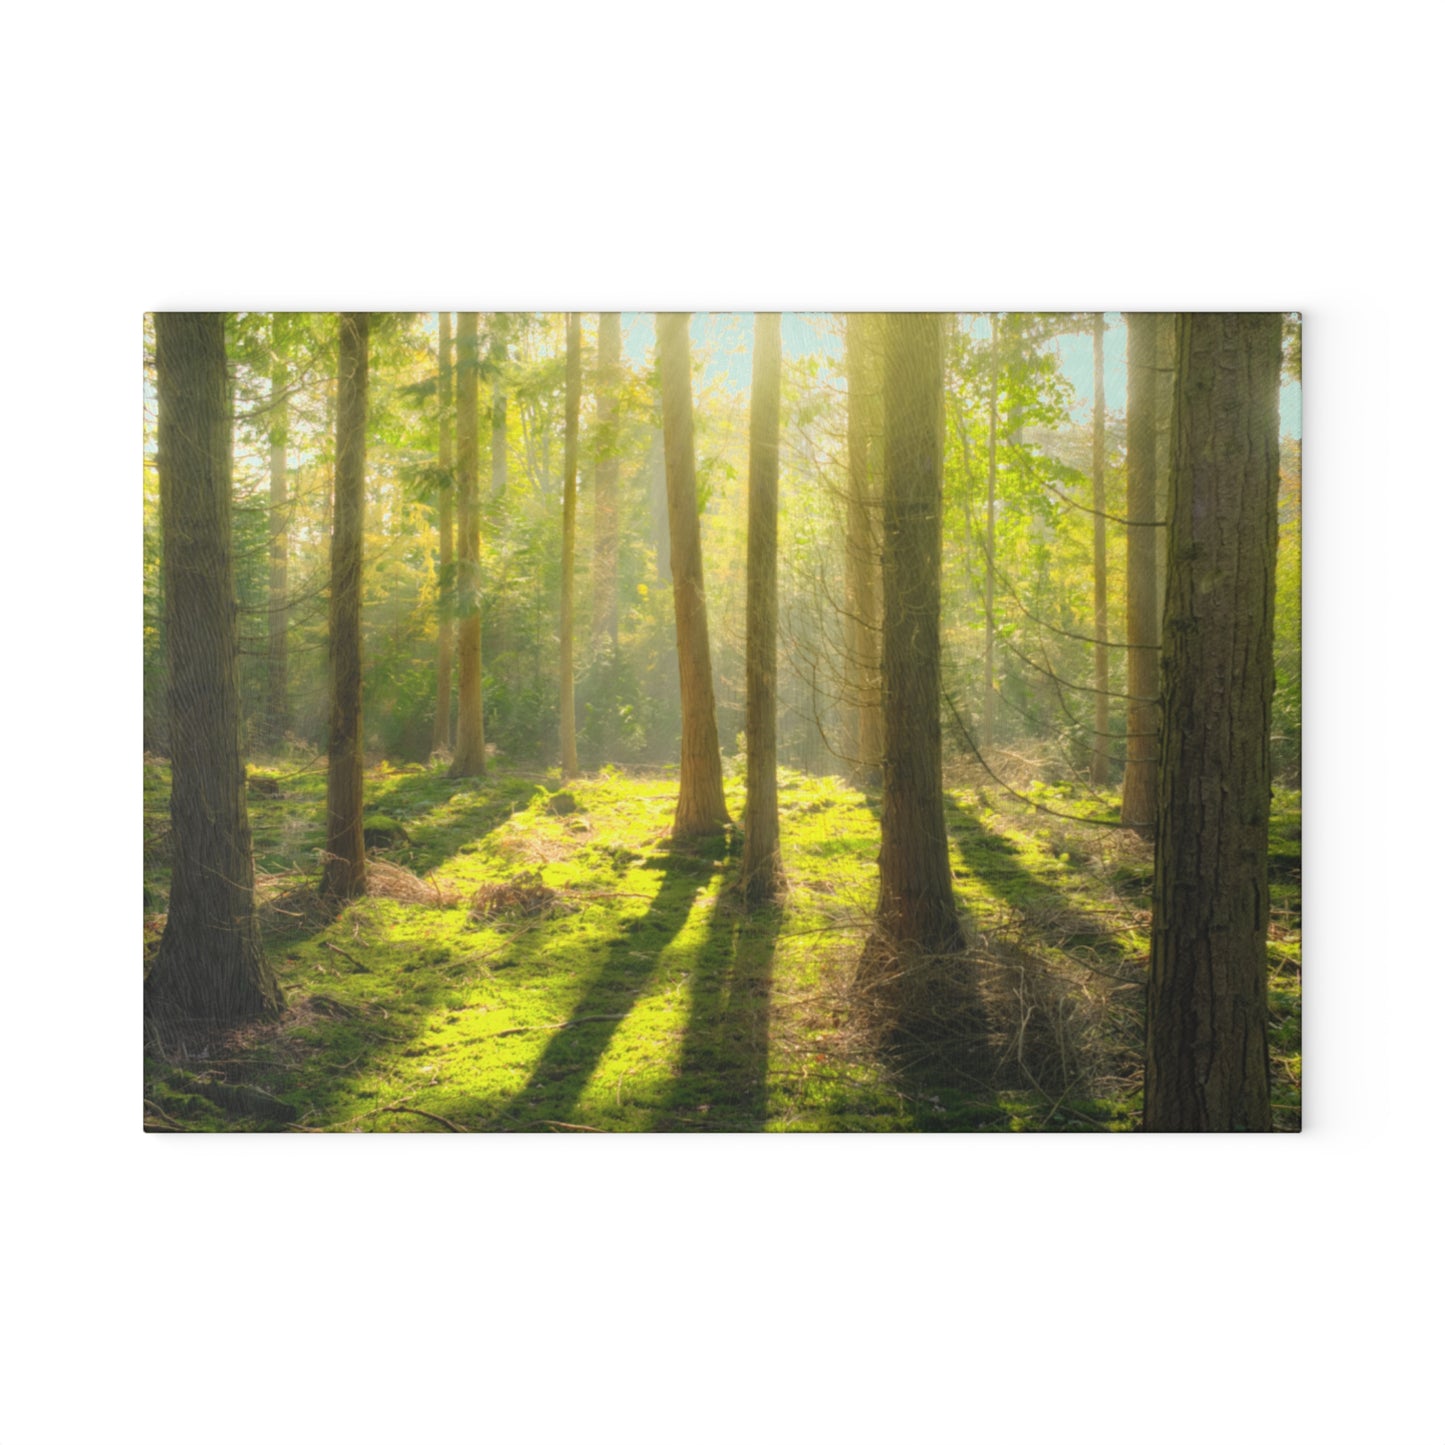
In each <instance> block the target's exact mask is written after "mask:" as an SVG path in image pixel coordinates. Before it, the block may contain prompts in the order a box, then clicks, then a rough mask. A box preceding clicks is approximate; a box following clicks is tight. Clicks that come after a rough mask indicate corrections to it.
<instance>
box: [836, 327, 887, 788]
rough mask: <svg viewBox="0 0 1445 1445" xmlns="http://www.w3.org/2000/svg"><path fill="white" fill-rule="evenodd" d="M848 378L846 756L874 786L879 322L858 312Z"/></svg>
mask: <svg viewBox="0 0 1445 1445" xmlns="http://www.w3.org/2000/svg"><path fill="white" fill-rule="evenodd" d="M845 326H846V331H845V333H844V345H845V348H846V358H845V366H846V370H847V376H848V523H847V527H848V531H847V541H846V548H845V562H846V577H845V589H846V600H847V609H848V615H847V617H846V618H845V619H844V659H843V662H844V668H845V686H844V693H845V696H846V700H847V704H848V711H849V718H850V721H851V728H850V736H849V739H848V744H849V747H848V751H849V754H850V761H851V762H852V764H853V771H854V776H855V778H856V779H857V781H858V782H859V783H860V784H861V785H862V786H864V787H876V786H877V785H878V782H879V780H880V778H881V776H882V768H883V707H882V696H881V693H882V679H881V676H880V671H879V651H880V648H881V646H882V618H881V616H880V612H881V603H882V591H883V579H882V573H881V570H880V568H881V562H880V552H881V547H880V543H879V538H878V530H879V529H878V496H877V488H876V487H875V486H874V485H873V476H872V473H873V471H874V467H873V466H872V462H873V460H874V455H875V453H877V452H879V451H881V450H882V445H883V438H882V435H881V418H880V415H879V413H880V411H881V402H882V397H881V395H880V394H879V383H880V380H881V370H882V368H881V365H880V364H879V363H880V358H879V356H878V355H877V353H878V351H879V349H880V348H879V336H878V329H879V328H878V323H877V321H876V320H875V319H874V318H872V317H869V316H865V315H863V314H861V313H857V312H855V313H853V314H851V315H849V316H848V317H847V320H846V322H845Z"/></svg>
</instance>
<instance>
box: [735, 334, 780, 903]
mask: <svg viewBox="0 0 1445 1445" xmlns="http://www.w3.org/2000/svg"><path fill="white" fill-rule="evenodd" d="M782 364H783V335H782V318H781V317H780V316H778V315H777V313H776V312H772V313H763V312H760V313H758V314H757V316H755V318H754V320H753V393H752V401H751V405H750V407H749V411H748V618H747V672H748V696H747V722H746V731H747V747H748V759H747V769H748V776H747V784H748V800H747V811H746V813H745V816H744V824H745V827H744V833H743V862H742V893H743V898H744V900H745V901H746V902H747V903H748V904H749V905H752V904H755V903H762V902H765V901H767V900H768V899H770V898H773V897H774V896H775V895H776V894H777V892H778V890H779V889H780V888H781V886H782V883H783V860H782V855H781V853H780V852H779V847H778V431H779V415H778V414H779V410H780V397H779V392H780V388H781V379H782Z"/></svg>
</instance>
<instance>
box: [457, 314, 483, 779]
mask: <svg viewBox="0 0 1445 1445" xmlns="http://www.w3.org/2000/svg"><path fill="white" fill-rule="evenodd" d="M456 379H457V552H458V554H459V555H458V558H457V618H458V622H457V704H458V713H457V747H456V753H455V755H454V756H453V758H452V766H451V770H450V776H452V777H454V778H480V777H482V776H483V775H484V774H485V773H486V771H487V750H486V735H485V733H484V731H483V726H482V565H481V522H480V516H479V510H480V509H479V508H478V505H477V469H478V460H479V459H478V440H477V313H476V312H475V311H459V312H458V313H457V378H456Z"/></svg>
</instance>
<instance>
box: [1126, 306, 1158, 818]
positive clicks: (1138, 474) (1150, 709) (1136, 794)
mask: <svg viewBox="0 0 1445 1445" xmlns="http://www.w3.org/2000/svg"><path fill="white" fill-rule="evenodd" d="M1156 320H1157V318H1156V317H1155V316H1154V315H1153V314H1152V313H1150V312H1135V313H1134V314H1133V315H1131V316H1130V317H1129V318H1128V324H1129V415H1128V449H1129V452H1128V465H1129V612H1128V641H1129V686H1128V692H1129V726H1128V732H1129V738H1128V761H1127V763H1126V765H1125V768H1124V804H1123V812H1122V817H1123V820H1124V822H1126V823H1129V824H1132V825H1133V826H1134V827H1135V828H1139V829H1141V830H1144V831H1150V830H1152V829H1153V827H1154V820H1155V816H1156V814H1157V812H1158V798H1159V704H1158V702H1157V698H1158V696H1159V628H1158V621H1159V601H1158V597H1157V595H1156V583H1157V577H1158V569H1157V563H1156V561H1155V553H1156V550H1157V547H1156V539H1157V538H1158V536H1159V528H1158V527H1156V526H1155V525H1154V522H1155V520H1156V518H1155V505H1156V501H1157V497H1158V487H1157V486H1156V483H1155V475H1154V470H1155V468H1154V461H1155V456H1154V440H1155V433H1154V394H1155V390H1156V385H1157V378H1156V375H1155V360H1156V357H1155V350H1156V348H1155V344H1154V338H1155V322H1156Z"/></svg>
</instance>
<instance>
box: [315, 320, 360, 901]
mask: <svg viewBox="0 0 1445 1445" xmlns="http://www.w3.org/2000/svg"><path fill="white" fill-rule="evenodd" d="M369 325H370V318H369V317H368V316H367V314H366V313H365V312H364V311H346V312H343V313H342V316H341V352H340V364H339V365H338V367H337V399H336V501H335V505H334V507H333V510H332V515H333V517H334V519H335V520H334V523H333V529H332V533H331V733H330V743H329V747H328V756H327V770H326V854H327V857H326V866H325V868H324V870H323V872H322V878H321V891H322V893H323V894H324V895H325V896H326V897H328V898H333V899H342V898H355V897H356V896H357V895H358V894H360V893H363V892H365V890H366V849H365V845H364V842H363V839H362V827H361V804H362V797H361V790H362V766H363V758H362V731H361V539H362V532H363V528H364V511H365V492H366V487H365V480H366V370H367V342H368V329H369Z"/></svg>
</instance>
